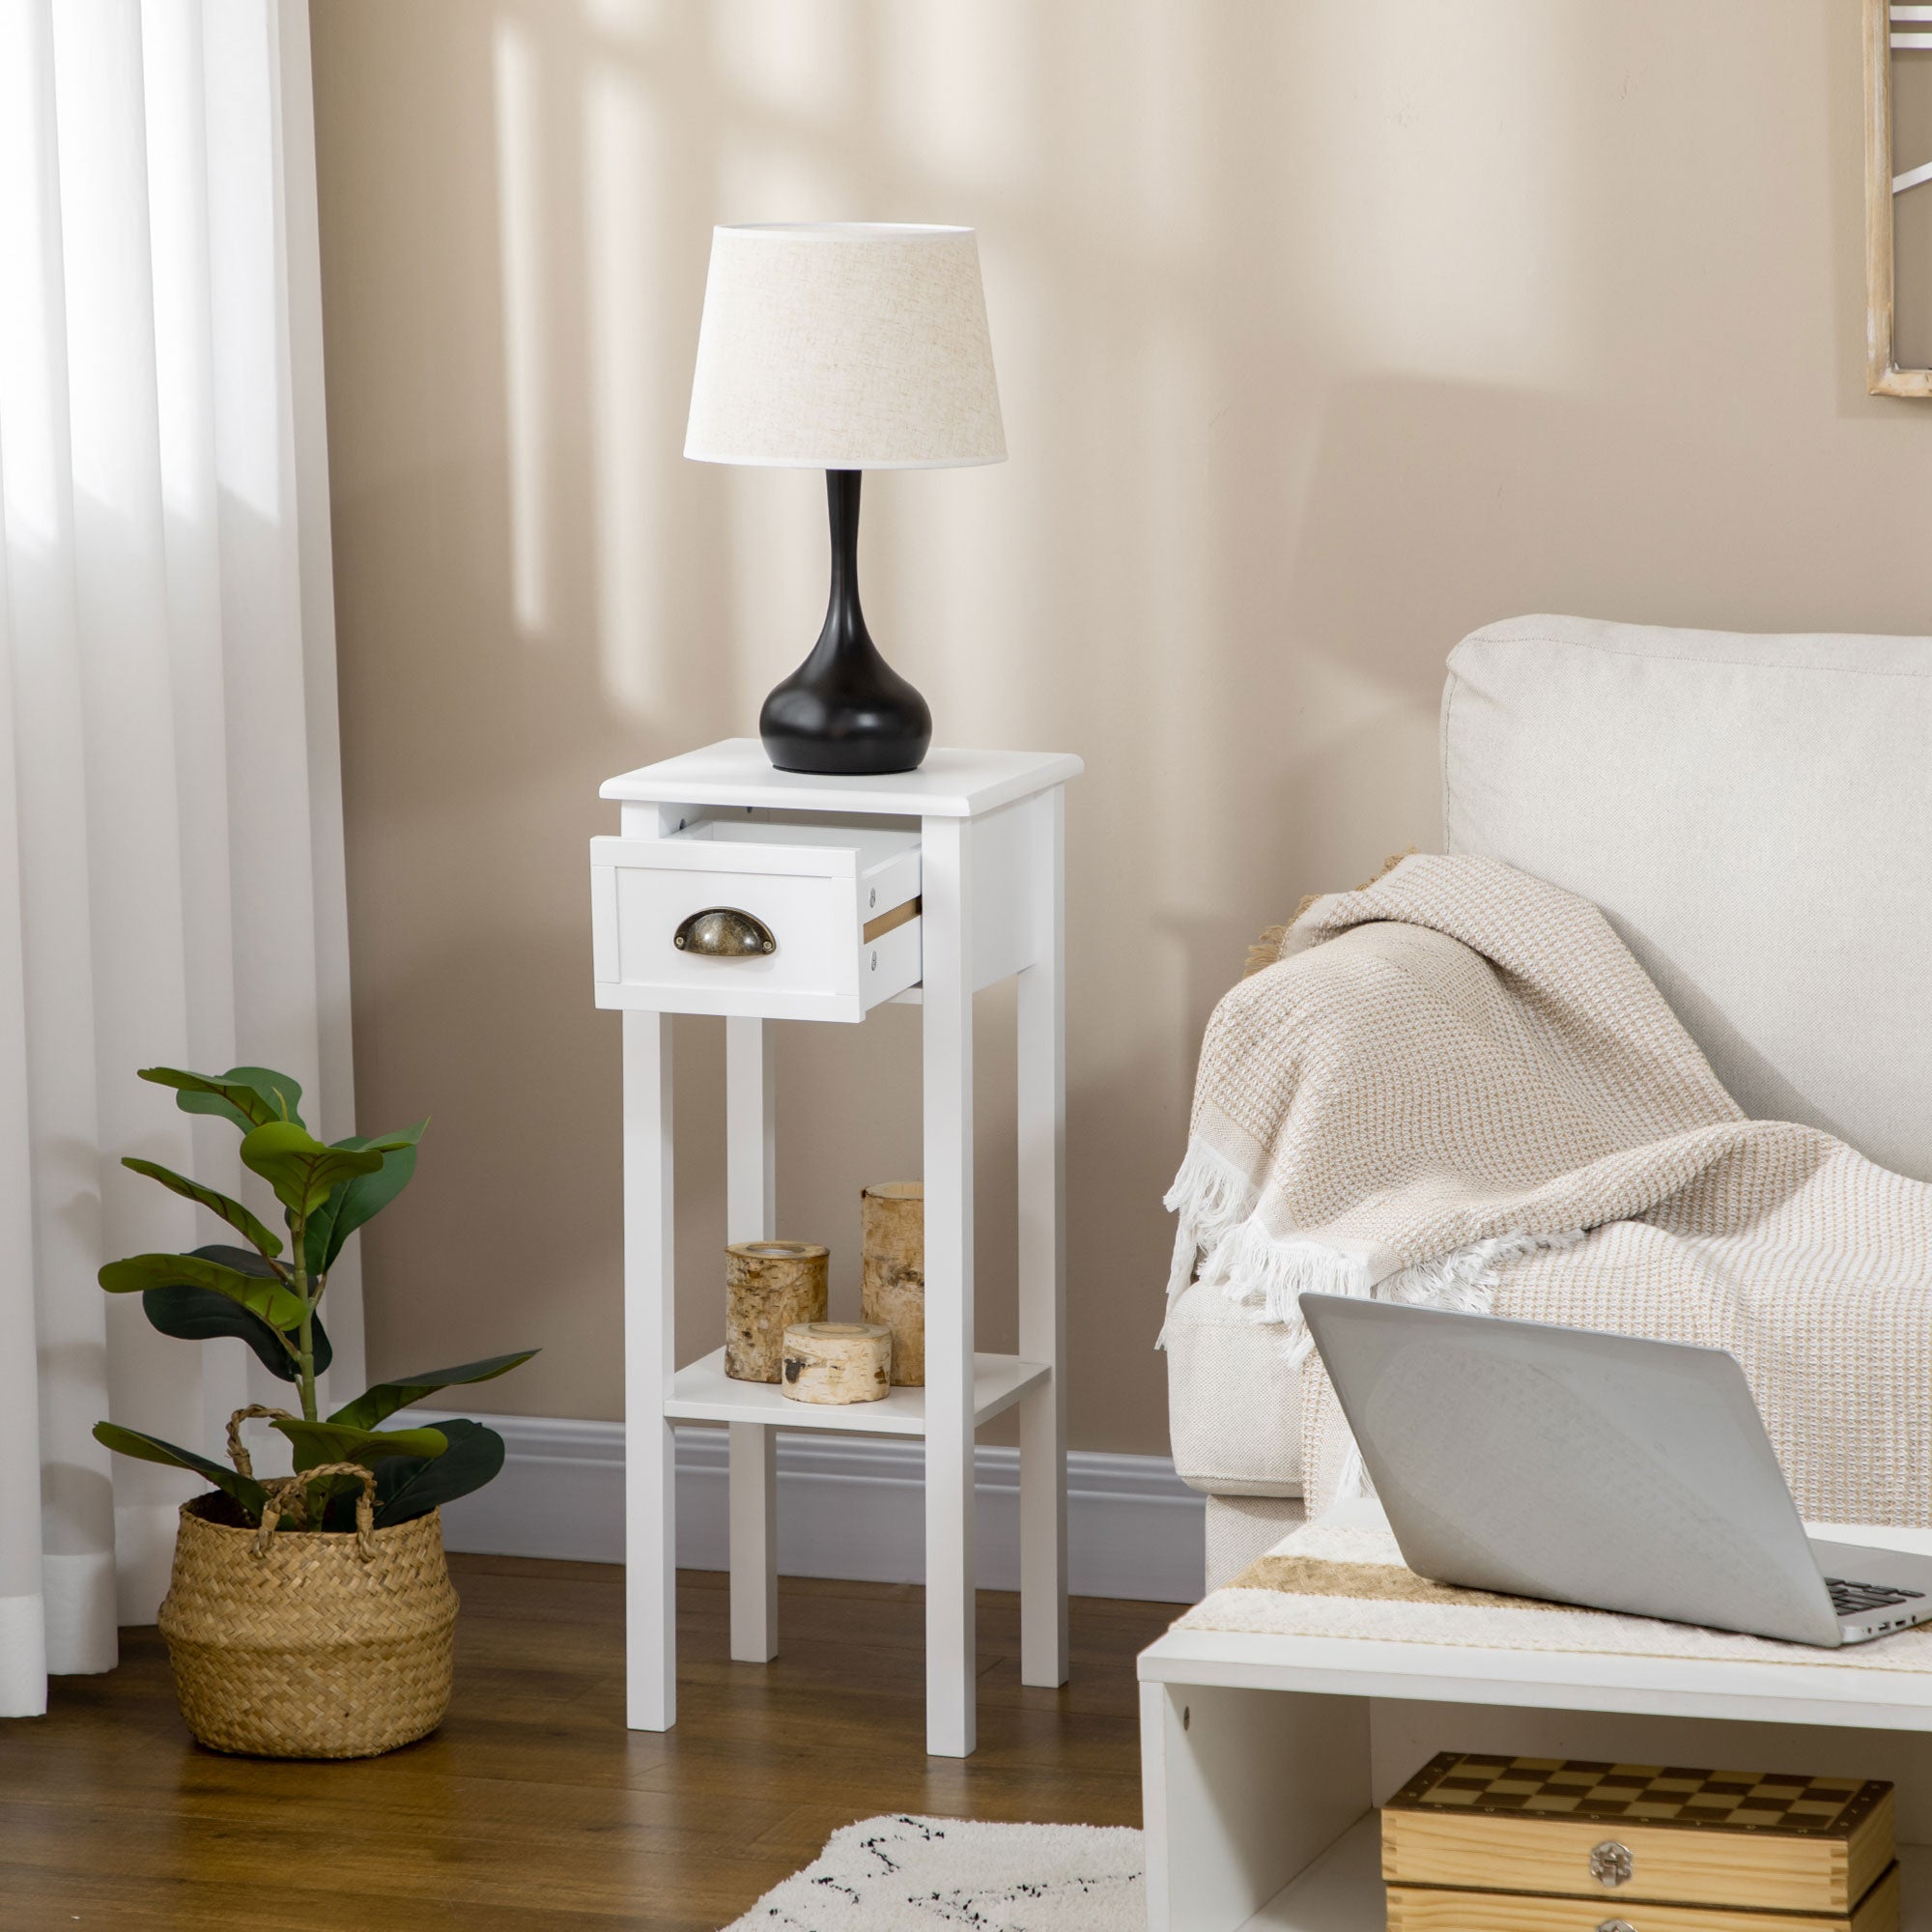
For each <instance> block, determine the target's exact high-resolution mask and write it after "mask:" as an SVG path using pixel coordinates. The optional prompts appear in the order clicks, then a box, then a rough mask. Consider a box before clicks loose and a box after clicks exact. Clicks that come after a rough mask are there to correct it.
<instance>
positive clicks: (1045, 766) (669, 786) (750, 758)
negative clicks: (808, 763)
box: [600, 738, 1086, 818]
mask: <svg viewBox="0 0 1932 1932" xmlns="http://www.w3.org/2000/svg"><path fill="white" fill-rule="evenodd" d="M1085 769H1086V767H1085V765H1084V764H1083V763H1082V762H1081V760H1080V759H1078V758H1076V757H1074V756H1073V755H1072V754H1071V753H1067V752H973V751H964V750H961V749H958V748H956V747H952V746H935V747H934V748H933V749H932V750H931V751H930V752H928V753H926V754H925V762H924V763H923V764H922V765H921V766H920V768H919V769H918V770H917V771H916V772H893V773H890V774H888V775H886V776H885V777H882V778H825V777H821V776H820V775H818V774H816V773H813V772H781V771H777V770H775V769H774V768H773V766H772V763H771V760H770V759H768V758H767V757H766V756H765V752H764V747H763V746H762V745H760V744H759V743H758V741H757V739H755V738H725V739H721V740H720V741H719V743H717V744H715V745H706V746H705V747H704V748H703V749H702V750H701V751H696V752H684V753H680V754H679V755H678V756H677V757H674V758H665V759H662V760H660V761H659V762H658V763H657V764H655V765H639V767H638V769H637V770H636V771H634V772H624V773H621V774H620V775H619V776H618V777H616V778H614V779H607V780H606V781H604V783H603V785H602V786H601V787H600V796H602V797H604V798H614V799H623V800H627V801H630V802H633V803H642V804H662V805H725V806H731V805H738V806H752V807H759V806H762V807H766V808H768V809H771V810H786V811H846V812H854V811H875V812H879V813H881V814H886V815H890V816H892V817H895V818H977V817H979V816H980V814H981V813H982V812H987V811H996V810H998V809H999V808H1000V807H1001V806H1003V805H1011V804H1012V803H1013V802H1014V801H1015V800H1016V799H1022V798H1030V797H1031V796H1032V795H1033V794H1034V793H1035V792H1041V791H1046V790H1049V789H1050V788H1051V787H1052V786H1054V785H1057V784H1065V782H1066V781H1067V780H1068V779H1077V778H1078V777H1079V776H1080V774H1081V773H1082V772H1083V771H1084V770H1085Z"/></svg>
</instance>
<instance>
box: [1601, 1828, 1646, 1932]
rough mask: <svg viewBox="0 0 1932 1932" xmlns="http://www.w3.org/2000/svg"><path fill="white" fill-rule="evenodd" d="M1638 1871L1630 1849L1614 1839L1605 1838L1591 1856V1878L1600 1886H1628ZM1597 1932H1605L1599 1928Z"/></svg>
mask: <svg viewBox="0 0 1932 1932" xmlns="http://www.w3.org/2000/svg"><path fill="white" fill-rule="evenodd" d="M1635 1871H1636V1861H1635V1860H1634V1859H1633V1858H1632V1857H1631V1851H1630V1847H1629V1846H1628V1845H1620V1844H1618V1843H1617V1841H1616V1840H1615V1839H1614V1838H1605V1840H1604V1842H1603V1843H1602V1844H1601V1845H1599V1846H1598V1847H1597V1848H1596V1850H1595V1851H1593V1852H1592V1853H1591V1854H1590V1876H1591V1877H1592V1878H1593V1879H1595V1880H1596V1881H1597V1883H1598V1884H1599V1885H1606V1886H1609V1887H1611V1888H1613V1889H1614V1888H1615V1887H1617V1886H1620V1885H1628V1884H1629V1883H1630V1882H1631V1879H1632V1877H1633V1876H1634V1873H1635ZM1597 1932H1604V1928H1603V1927H1602V1926H1599V1927H1598V1928H1597Z"/></svg>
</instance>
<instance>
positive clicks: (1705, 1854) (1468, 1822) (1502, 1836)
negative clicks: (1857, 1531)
mask: <svg viewBox="0 0 1932 1932" xmlns="http://www.w3.org/2000/svg"><path fill="white" fill-rule="evenodd" d="M1893 1849H1894V1848H1893V1843H1892V1788H1891V1786H1890V1785H1889V1784H1885V1783H1880V1782H1878V1781H1876V1780H1869V1779H1868V1780H1862V1781H1861V1780H1860V1779H1857V1778H1844V1777H1811V1776H1804V1775H1803V1774H1784V1773H1767V1772H1726V1771H1701V1770H1694V1769H1690V1768H1686V1767H1681V1766H1675V1765H1631V1764H1604V1763H1597V1762H1592V1761H1586V1760H1578V1759H1563V1758H1536V1757H1502V1756H1495V1755H1491V1754H1485V1753H1464V1752H1457V1751H1444V1752H1442V1753H1441V1754H1439V1755H1438V1756H1436V1757H1434V1758H1432V1759H1431V1760H1430V1761H1429V1762H1428V1763H1427V1764H1426V1765H1424V1766H1423V1768H1422V1769H1421V1770H1420V1771H1419V1772H1417V1773H1416V1775H1415V1776H1413V1777H1412V1778H1410V1779H1409V1781H1408V1782H1407V1783H1406V1785H1404V1786H1403V1788H1402V1789H1401V1790H1400V1791H1399V1792H1397V1793H1396V1794H1395V1796H1394V1797H1393V1798H1391V1799H1390V1800H1389V1802H1388V1804H1386V1805H1385V1806H1384V1807H1383V1809H1382V1878H1383V1881H1384V1883H1385V1884H1386V1886H1387V1888H1388V1923H1389V1927H1390V1932H1897V1927H1898V1923H1899V1898H1898V1867H1897V1864H1896V1862H1895V1861H1894V1857H1893Z"/></svg>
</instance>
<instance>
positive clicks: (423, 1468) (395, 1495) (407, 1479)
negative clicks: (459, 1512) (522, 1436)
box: [376, 1416, 503, 1529]
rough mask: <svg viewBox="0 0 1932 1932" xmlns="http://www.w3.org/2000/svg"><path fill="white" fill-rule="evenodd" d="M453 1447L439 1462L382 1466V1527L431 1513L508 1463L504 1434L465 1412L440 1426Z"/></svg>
mask: <svg viewBox="0 0 1932 1932" xmlns="http://www.w3.org/2000/svg"><path fill="white" fill-rule="evenodd" d="M437 1427H438V1429H439V1430H440V1433H441V1434H442V1435H444V1436H445V1437H446V1438H447V1439H448V1442H449V1447H448V1448H447V1449H445V1450H444V1451H443V1452H442V1454H441V1455H440V1456H439V1457H437V1458H436V1459H435V1460H434V1461H433V1462H424V1463H384V1465H383V1467H382V1468H381V1469H380V1470H378V1471H377V1496H378V1499H379V1500H378V1506H377V1510H376V1527H377V1528H378V1529H387V1528H389V1527H390V1526H391V1525H392V1524H395V1523H399V1522H408V1521H410V1520H412V1518H415V1517H419V1516H427V1515H428V1514H429V1513H430V1511H431V1510H433V1509H436V1508H438V1507H439V1506H440V1504H443V1503H448V1502H454V1501H455V1500H456V1498H457V1497H458V1496H467V1495H468V1494H469V1492H470V1491H471V1490H480V1489H481V1488H482V1487H483V1485H484V1484H485V1483H487V1482H489V1481H490V1480H491V1478H492V1477H494V1476H495V1475H496V1474H497V1471H498V1470H499V1469H500V1468H501V1467H502V1466H503V1438H502V1437H501V1436H500V1435H497V1432H496V1431H495V1430H494V1429H485V1428H484V1426H483V1425H482V1424H481V1423H480V1422H471V1421H469V1419H468V1418H467V1417H464V1416H451V1417H450V1418H449V1420H448V1421H446V1422H441V1423H439V1424H438V1425H437Z"/></svg>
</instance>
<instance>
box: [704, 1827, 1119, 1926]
mask: <svg viewBox="0 0 1932 1932" xmlns="http://www.w3.org/2000/svg"><path fill="white" fill-rule="evenodd" d="M1141 1873H1142V1862H1141V1834H1140V1833H1138V1832H1136V1831H1132V1830H1130V1829H1129V1828H1127V1827H1125V1826H1100V1825H982V1824H976V1823H974V1822H973V1821H971V1820H969V1819H961V1818H911V1817H897V1818H862V1819H860V1821H859V1822H858V1823H857V1824H856V1825H847V1826H846V1827H845V1828H844V1830H843V1831H840V1832H835V1833H833V1834H832V1837H831V1839H830V1840H829V1841H828V1843H827V1844H826V1847H825V1850H824V1851H823V1852H821V1853H820V1854H819V1856H818V1857H817V1858H816V1859H814V1860H813V1861H812V1862H811V1863H810V1864H809V1865H807V1866H806V1868H805V1869H804V1870H803V1871H801V1872H794V1873H793V1874H792V1875H791V1877H790V1878H788V1879H786V1880H785V1881H784V1883H783V1884H782V1885H780V1886H777V1887H774V1889H772V1890H770V1891H768V1892H766V1893H765V1895H764V1897H762V1898H761V1899H759V1900H758V1902H757V1904H755V1905H754V1906H753V1907H752V1909H751V1911H749V1912H748V1913H746V1914H745V1916H744V1917H743V1918H739V1919H736V1920H734V1921H733V1922H732V1923H731V1924H730V1925H729V1926H727V1927H726V1928H725V1932H944V1928H947V1927H951V1926H969V1927H971V1928H972V1932H1140V1928H1141V1927H1143V1926H1145V1925H1146V1923H1147V1904H1146V1899H1145V1888H1144V1887H1143V1885H1142V1882H1141Z"/></svg>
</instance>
